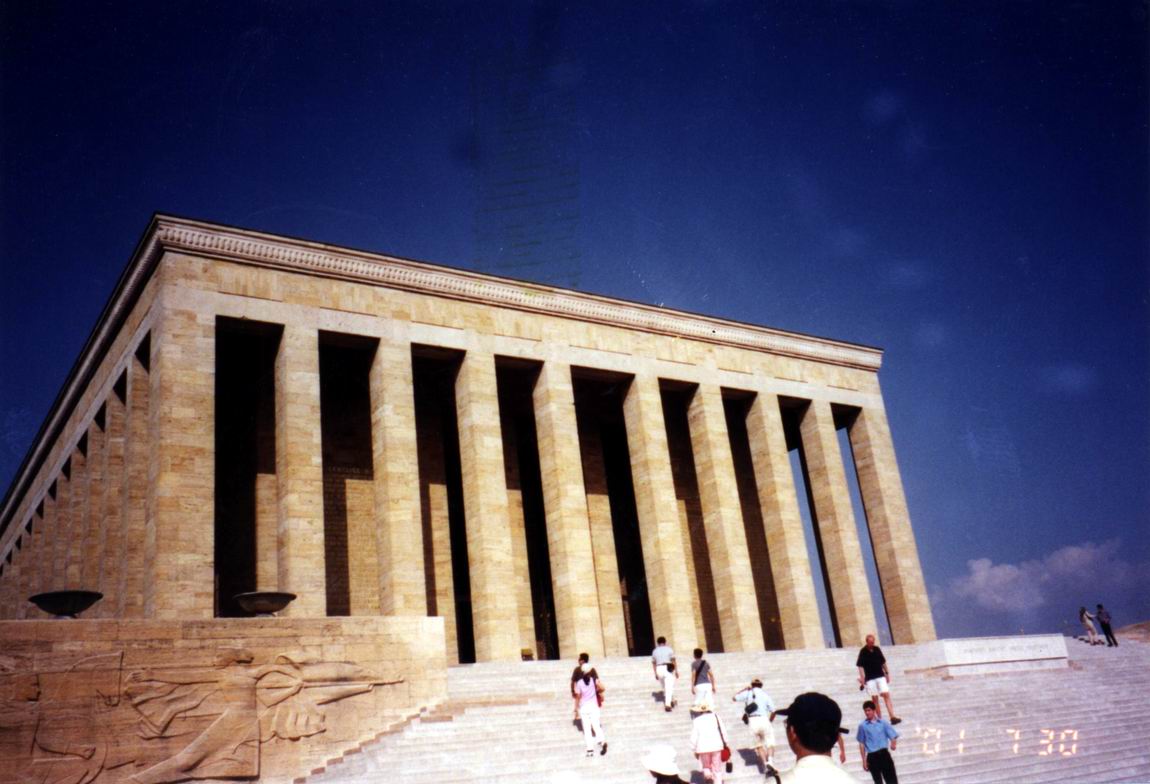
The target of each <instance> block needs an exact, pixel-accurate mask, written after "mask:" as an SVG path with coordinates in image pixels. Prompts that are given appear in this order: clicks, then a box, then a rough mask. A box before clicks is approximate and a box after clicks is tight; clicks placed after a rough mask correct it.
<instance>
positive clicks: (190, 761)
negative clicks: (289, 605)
mask: <svg viewBox="0 0 1150 784" xmlns="http://www.w3.org/2000/svg"><path fill="white" fill-rule="evenodd" d="M254 660H255V657H254V656H253V654H252V653H250V652H248V651H243V650H231V651H225V652H223V653H222V654H221V655H220V657H219V658H218V660H217V662H216V664H215V666H207V667H183V668H178V667H172V668H155V669H140V670H135V671H132V672H131V673H130V674H129V675H128V676H127V677H126V678H123V677H122V670H123V653H122V652H117V653H112V654H104V655H100V656H93V657H88V658H85V659H82V660H80V661H78V662H76V663H75V664H73V665H71V666H69V667H68V668H66V669H64V670H62V671H58V672H41V673H39V674H38V675H37V674H35V673H32V672H27V670H26V669H25V667H19V665H18V663H17V662H15V661H8V662H4V663H3V664H5V665H6V666H5V667H3V668H0V676H3V678H2V679H3V685H4V689H3V691H2V692H0V699H2V702H0V734H2V735H3V737H4V742H3V743H0V761H2V760H13V759H21V758H22V761H23V764H22V765H20V766H18V769H10V770H9V771H8V774H7V775H5V774H3V773H0V782H9V781H11V782H22V783H23V782H35V784H89V783H90V782H93V781H96V780H97V779H106V780H108V781H131V782H136V783H137V784H169V783H171V782H180V781H188V780H199V779H240V778H243V779H250V778H255V777H258V776H259V775H260V747H261V745H262V744H264V743H269V742H273V741H275V740H276V739H282V740H287V741H297V740H299V739H301V738H306V737H310V736H314V735H317V734H319V733H322V732H324V731H325V730H326V729H327V726H326V721H327V714H326V713H325V711H324V710H323V708H322V707H321V706H324V705H328V704H330V703H333V702H337V701H339V700H343V699H347V698H348V697H353V696H355V695H358V694H364V693H367V692H370V691H372V690H373V689H374V688H375V687H377V686H389V685H395V684H399V683H402V682H403V679H398V680H383V679H381V678H380V677H379V676H378V675H376V674H375V673H372V672H370V671H368V670H366V669H364V668H363V667H360V666H358V665H356V664H352V663H350V662H297V661H295V660H294V659H292V658H291V657H290V656H288V655H285V654H280V655H278V656H275V657H274V659H273V660H272V661H271V662H270V663H268V664H256V663H255V661H254ZM21 664H23V663H21ZM26 666H27V669H30V666H31V662H30V661H28V662H27V663H26ZM22 670H23V671H22ZM128 728H134V729H135V732H132V733H130V734H129V733H125V732H124V730H125V729H128ZM29 748H30V749H31V756H30V757H28V749H29ZM0 767H4V765H3V764H0ZM105 774H108V775H105Z"/></svg>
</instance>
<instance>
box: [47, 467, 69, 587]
mask: <svg viewBox="0 0 1150 784" xmlns="http://www.w3.org/2000/svg"><path fill="white" fill-rule="evenodd" d="M71 473H72V462H71V460H70V459H69V461H68V462H67V463H65V464H64V470H62V471H61V472H60V475H59V476H58V477H57V478H56V526H55V528H56V530H55V533H54V535H53V536H52V577H51V579H49V581H48V584H47V585H46V586H45V588H44V590H45V591H60V590H63V589H65V588H69V587H74V586H69V585H68V545H69V543H70V542H71V541H72V536H73V533H72V514H73V510H72V495H73V492H72V481H71V479H70V478H69V476H70V475H71Z"/></svg>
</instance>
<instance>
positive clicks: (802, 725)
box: [778, 691, 855, 784]
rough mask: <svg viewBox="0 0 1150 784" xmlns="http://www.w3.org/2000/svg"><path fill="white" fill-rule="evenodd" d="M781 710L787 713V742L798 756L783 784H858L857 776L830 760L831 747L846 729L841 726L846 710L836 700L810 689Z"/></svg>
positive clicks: (781, 780) (780, 713)
mask: <svg viewBox="0 0 1150 784" xmlns="http://www.w3.org/2000/svg"><path fill="white" fill-rule="evenodd" d="M778 714H779V715H780V716H786V717H787V723H786V728H787V743H788V745H790V747H791V751H793V752H794V753H795V760H796V761H795V766H794V767H793V768H791V769H790V770H788V771H787V772H786V773H784V774H783V775H782V777H781V778H780V784H855V778H854V776H852V775H851V774H849V773H847V772H846V771H845V770H843V769H842V768H840V767H837V766H836V765H835V763H834V761H833V760H831V749H833V748H834V747H835V743H836V742H840V741H841V740H842V735H843V734H845V733H846V732H847V730H845V729H843V728H842V727H840V726H839V723H840V722H842V719H843V712H842V710H841V709H840V708H839V705H838V703H837V702H835V701H834V700H832V699H831V698H830V697H828V696H826V695H825V694H819V693H818V692H814V691H811V692H807V693H806V694H800V695H799V696H798V697H795V699H794V702H792V703H791V704H790V707H787V708H785V709H783V710H780V711H778ZM840 748H842V747H841V746H840Z"/></svg>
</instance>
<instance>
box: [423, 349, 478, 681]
mask: <svg viewBox="0 0 1150 784" xmlns="http://www.w3.org/2000/svg"><path fill="white" fill-rule="evenodd" d="M461 359H462V353H461V352H458V351H451V350H447V349H439V348H434V347H431V346H412V381H413V386H414V394H415V431H416V439H417V450H418V455H419V504H420V516H421V520H422V525H423V541H424V574H425V575H427V576H428V577H429V578H430V579H429V580H428V583H427V585H428V588H427V597H428V602H427V607H428V613H429V614H431V615H440V616H447V620H448V622H449V624H450V629H449V635H448V637H449V639H450V636H451V630H452V629H453V630H454V635H455V640H456V645H455V657H452V656H451V652H450V651H449V652H448V654H449V659H451V658H454V659H455V660H457V661H459V662H461V663H465V664H466V663H471V662H474V661H475V635H474V631H473V626H472V612H471V572H470V568H469V566H468V560H467V529H466V525H465V522H464V510H463V476H462V473H461V469H460V464H459V426H458V422H457V419H456V411H455V378H456V375H457V374H458V372H459V363H460V361H461ZM437 495H445V496H446V510H445V511H446V516H447V520H446V521H443V520H441V519H437V517H438V516H439V515H440V513H441V511H443V510H440V509H438V507H437V506H436V505H435V503H434V500H435V497H436V496H437ZM444 522H446V524H447V525H446V528H447V531H446V533H447V536H446V537H445V538H446V540H447V546H446V549H448V550H449V553H442V552H437V550H436V544H435V538H434V532H435V530H436V528H437V527H438V526H441V525H442V524H443V523H444ZM445 555H447V556H448V557H447V558H446V559H444V560H448V561H449V562H450V569H448V570H446V571H447V574H446V575H445V579H444V581H443V582H450V588H448V586H447V585H441V584H440V581H439V578H438V576H437V572H436V569H435V563H436V559H437V557H438V558H439V559H443V557H444V556H445ZM445 592H446V593H445ZM449 603H450V604H451V605H452V608H448V607H447V606H445V605H447V604H449Z"/></svg>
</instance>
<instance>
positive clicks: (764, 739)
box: [731, 678, 775, 776]
mask: <svg viewBox="0 0 1150 784" xmlns="http://www.w3.org/2000/svg"><path fill="white" fill-rule="evenodd" d="M731 699H732V700H733V701H734V702H742V703H745V707H744V708H743V721H744V722H746V725H747V727H748V728H749V729H750V730H751V735H752V736H753V737H754V739H755V753H756V754H757V755H758V756H759V767H760V768H762V771H763V773H764V774H766V775H768V776H773V775H775V730H774V728H773V727H772V726H771V722H772V721H774V720H775V703H774V701H773V700H772V699H771V695H769V694H767V692H766V690H765V689H764V688H763V682H762V681H761V680H759V679H758V678H755V679H754V680H753V681H751V685H750V686H748V687H747V688H745V689H743V690H742V691H740V692H739V693H738V694H736V695H735V696H734V697H732V698H731Z"/></svg>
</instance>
